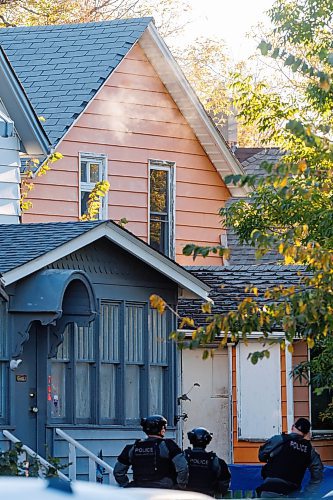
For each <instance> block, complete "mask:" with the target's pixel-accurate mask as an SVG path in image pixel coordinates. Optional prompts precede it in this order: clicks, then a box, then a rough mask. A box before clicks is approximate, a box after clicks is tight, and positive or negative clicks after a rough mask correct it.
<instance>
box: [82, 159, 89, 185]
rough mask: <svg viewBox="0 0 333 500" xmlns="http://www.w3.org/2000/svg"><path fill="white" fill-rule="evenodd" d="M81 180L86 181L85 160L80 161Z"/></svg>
mask: <svg viewBox="0 0 333 500" xmlns="http://www.w3.org/2000/svg"><path fill="white" fill-rule="evenodd" d="M81 182H88V179H87V162H86V161H81Z"/></svg>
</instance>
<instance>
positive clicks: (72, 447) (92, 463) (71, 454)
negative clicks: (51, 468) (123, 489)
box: [55, 428, 116, 484]
mask: <svg viewBox="0 0 333 500" xmlns="http://www.w3.org/2000/svg"><path fill="white" fill-rule="evenodd" d="M55 432H56V434H57V435H58V436H60V437H61V438H62V439H64V440H65V441H67V442H68V462H69V464H70V465H69V466H68V475H69V479H70V480H71V481H75V480H76V450H80V451H82V453H84V454H85V455H87V457H88V459H89V481H92V482H96V465H97V464H98V465H100V466H101V467H102V468H103V469H104V470H105V472H106V473H107V474H108V476H109V484H116V483H115V480H114V477H113V468H112V467H111V465H109V464H107V463H106V462H104V460H102V459H101V458H99V457H98V456H97V455H95V454H94V453H92V452H91V451H90V450H88V449H87V448H85V447H84V446H83V445H82V444H81V443H79V442H78V441H76V440H75V439H73V438H72V437H71V436H69V435H68V434H66V432H64V431H62V430H61V429H58V428H57V429H56V430H55Z"/></svg>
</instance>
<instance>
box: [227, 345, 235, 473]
mask: <svg viewBox="0 0 333 500" xmlns="http://www.w3.org/2000/svg"><path fill="white" fill-rule="evenodd" d="M232 347H233V346H232V345H228V372H229V373H228V392H229V433H230V447H229V463H231V464H233V463H234V423H233V397H232V385H233V383H232V382H233V381H232Z"/></svg>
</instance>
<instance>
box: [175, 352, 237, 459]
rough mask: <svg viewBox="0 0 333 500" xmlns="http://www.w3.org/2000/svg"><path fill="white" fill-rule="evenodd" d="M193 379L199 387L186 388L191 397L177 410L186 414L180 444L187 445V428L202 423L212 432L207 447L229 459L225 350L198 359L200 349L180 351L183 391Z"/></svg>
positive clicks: (199, 425) (228, 414)
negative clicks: (210, 440) (212, 355)
mask: <svg viewBox="0 0 333 500" xmlns="http://www.w3.org/2000/svg"><path fill="white" fill-rule="evenodd" d="M194 382H197V383H199V384H200V387H194V388H193V389H192V390H191V391H190V393H189V395H188V397H189V398H190V399H191V401H184V402H183V403H182V409H181V411H183V412H186V413H187V414H188V419H187V420H186V421H185V422H184V423H183V437H184V441H183V446H184V447H185V448H187V447H188V446H189V441H188V439H187V432H188V431H189V430H191V429H193V428H194V427H206V428H207V429H208V430H209V431H210V432H212V433H213V440H212V442H211V444H210V445H209V447H208V448H207V449H209V450H214V451H215V452H216V453H217V454H218V455H219V456H221V457H223V458H224V459H225V460H226V461H229V460H230V452H231V449H230V448H231V447H230V444H231V442H230V418H229V417H230V394H229V390H228V387H229V376H228V352H227V350H224V351H219V352H218V353H217V354H215V355H214V357H213V358H209V359H206V360H203V359H202V349H195V350H193V351H191V350H188V349H186V350H184V351H182V387H183V390H182V392H183V393H184V392H187V391H188V390H189V389H190V388H191V387H192V385H193V383H194ZM178 408H179V407H178ZM178 411H180V408H179V410H178Z"/></svg>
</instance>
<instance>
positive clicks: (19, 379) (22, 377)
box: [16, 375, 28, 382]
mask: <svg viewBox="0 0 333 500" xmlns="http://www.w3.org/2000/svg"><path fill="white" fill-rule="evenodd" d="M27 380H28V376H27V375H16V382H26V381H27Z"/></svg>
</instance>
